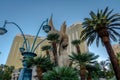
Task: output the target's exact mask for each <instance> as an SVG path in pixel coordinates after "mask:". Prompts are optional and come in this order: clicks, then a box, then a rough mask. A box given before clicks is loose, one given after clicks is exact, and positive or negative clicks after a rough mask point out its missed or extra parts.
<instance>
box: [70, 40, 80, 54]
mask: <svg viewBox="0 0 120 80" xmlns="http://www.w3.org/2000/svg"><path fill="white" fill-rule="evenodd" d="M71 43H72V44H73V45H74V46H75V47H76V50H77V53H78V54H81V51H80V46H79V45H80V43H81V41H80V40H77V39H76V40H73V41H72V42H71Z"/></svg>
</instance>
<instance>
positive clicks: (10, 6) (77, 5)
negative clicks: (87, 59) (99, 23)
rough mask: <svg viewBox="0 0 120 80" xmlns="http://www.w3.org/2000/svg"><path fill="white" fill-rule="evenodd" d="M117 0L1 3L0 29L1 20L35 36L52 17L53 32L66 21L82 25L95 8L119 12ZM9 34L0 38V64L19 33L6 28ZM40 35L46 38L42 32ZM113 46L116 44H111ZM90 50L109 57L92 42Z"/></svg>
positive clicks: (6, 0) (14, 0) (119, 0)
mask: <svg viewBox="0 0 120 80" xmlns="http://www.w3.org/2000/svg"><path fill="white" fill-rule="evenodd" d="M119 4H120V0H0V27H2V26H3V24H4V21H5V20H7V21H10V22H15V23H16V24H18V25H19V26H20V27H21V29H22V30H23V32H24V34H29V35H36V33H37V31H38V29H39V26H40V25H41V23H42V22H43V21H44V20H46V19H47V18H50V16H51V14H53V23H54V25H55V27H56V29H58V30H59V29H60V26H61V24H62V23H63V22H64V21H66V24H67V26H68V27H69V26H70V25H72V24H74V23H78V22H83V21H84V18H87V17H90V16H89V13H90V11H91V10H92V11H94V12H96V11H97V10H98V9H105V8H106V7H107V6H108V7H109V9H110V10H111V9H114V11H113V13H118V12H120V5H119ZM6 28H7V30H8V32H7V33H6V34H5V35H2V36H1V35H0V64H5V63H6V60H7V57H8V54H9V52H10V48H11V45H12V42H13V39H14V37H15V35H16V34H20V31H19V30H18V29H17V28H16V27H15V26H14V25H13V24H8V25H7V26H6ZM39 36H45V34H44V32H43V31H41V32H40V34H39ZM112 44H116V43H114V42H112ZM89 51H90V52H93V53H95V54H96V55H99V56H100V57H99V60H106V59H107V58H108V55H107V52H106V49H105V48H104V47H103V46H102V45H100V46H99V47H96V44H95V43H93V44H92V45H91V46H89Z"/></svg>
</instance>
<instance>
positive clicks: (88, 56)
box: [69, 52, 99, 80]
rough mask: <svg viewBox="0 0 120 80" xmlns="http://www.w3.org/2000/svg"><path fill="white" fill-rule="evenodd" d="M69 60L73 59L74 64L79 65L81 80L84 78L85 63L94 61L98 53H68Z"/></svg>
mask: <svg viewBox="0 0 120 80" xmlns="http://www.w3.org/2000/svg"><path fill="white" fill-rule="evenodd" d="M69 57H70V60H72V61H74V62H75V64H78V66H79V67H80V76H81V80H85V76H86V65H88V64H91V63H95V62H96V61H95V60H96V59H97V58H98V57H99V56H98V55H94V54H93V53H90V52H86V53H82V54H75V53H72V55H69Z"/></svg>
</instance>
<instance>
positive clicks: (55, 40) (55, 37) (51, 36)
mask: <svg viewBox="0 0 120 80" xmlns="http://www.w3.org/2000/svg"><path fill="white" fill-rule="evenodd" d="M58 38H59V34H58V33H51V34H48V35H47V40H49V41H50V42H51V44H52V49H53V56H54V61H55V65H56V66H58V57H57V43H58V41H59V40H58Z"/></svg>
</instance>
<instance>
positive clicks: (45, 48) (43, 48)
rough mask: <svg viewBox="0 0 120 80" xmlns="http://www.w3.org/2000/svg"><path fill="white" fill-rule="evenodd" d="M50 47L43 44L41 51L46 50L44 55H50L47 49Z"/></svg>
mask: <svg viewBox="0 0 120 80" xmlns="http://www.w3.org/2000/svg"><path fill="white" fill-rule="evenodd" d="M50 49H51V46H50V45H44V46H42V51H46V55H47V56H48V57H50V54H49V50H50Z"/></svg>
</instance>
